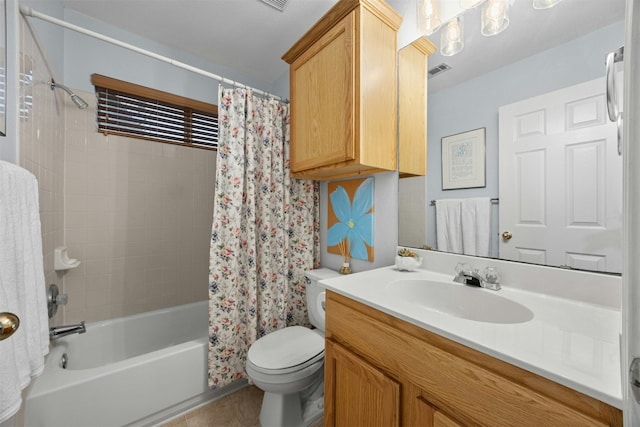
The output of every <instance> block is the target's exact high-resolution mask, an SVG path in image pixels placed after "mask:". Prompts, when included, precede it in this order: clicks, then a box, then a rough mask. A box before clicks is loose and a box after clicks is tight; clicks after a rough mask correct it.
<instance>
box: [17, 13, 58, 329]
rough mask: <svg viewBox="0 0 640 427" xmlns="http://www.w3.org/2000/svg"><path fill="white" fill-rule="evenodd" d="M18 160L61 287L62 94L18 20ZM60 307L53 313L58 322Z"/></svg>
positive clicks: (50, 277)
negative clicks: (34, 185) (56, 260)
mask: <svg viewBox="0 0 640 427" xmlns="http://www.w3.org/2000/svg"><path fill="white" fill-rule="evenodd" d="M20 24H21V25H20V32H21V35H22V36H21V38H20V40H21V46H20V74H21V82H20V92H19V94H20V132H19V137H20V151H19V153H20V155H19V156H20V160H19V163H20V166H22V167H24V168H25V169H27V170H29V171H31V172H32V173H33V174H34V175H35V176H36V178H37V179H38V186H39V192H40V220H41V227H42V247H43V254H44V272H45V281H46V283H47V285H48V284H50V283H56V284H58V285H59V286H60V287H61V288H62V276H61V275H60V274H58V273H56V272H55V271H54V269H53V252H54V248H55V247H56V246H60V245H62V243H63V241H64V235H63V230H64V212H63V191H64V187H63V184H64V176H63V175H64V110H65V106H66V101H68V99H64V98H62V97H61V96H60V95H61V94H60V93H57V94H54V92H53V91H52V90H51V89H50V87H49V85H48V84H47V81H49V80H51V72H50V71H49V70H48V68H47V64H46V62H45V59H44V57H43V55H42V53H41V52H40V50H39V49H38V46H37V44H36V42H35V40H34V39H33V36H32V35H31V32H30V31H29V29H28V27H27V26H26V25H24V22H23V20H21V22H20ZM61 317H62V316H61V313H60V312H59V314H58V315H57V316H56V317H55V318H54V319H53V322H58V323H59V322H60V321H61V320H62V319H61Z"/></svg>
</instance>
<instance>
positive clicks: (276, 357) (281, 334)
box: [247, 326, 324, 370]
mask: <svg viewBox="0 0 640 427" xmlns="http://www.w3.org/2000/svg"><path fill="white" fill-rule="evenodd" d="M323 356H324V339H323V338H322V337H321V336H320V335H318V334H316V333H315V332H313V331H312V330H311V329H308V328H304V327H302V326H290V327H287V328H284V329H280V330H277V331H275V332H272V333H270V334H268V335H265V336H264V337H262V338H260V339H259V340H257V341H256V342H254V343H253V344H252V345H251V347H250V348H249V353H248V354H247V358H248V359H249V361H250V362H251V363H252V364H253V365H254V366H255V367H256V368H259V369H260V370H263V369H268V370H282V369H287V368H291V367H295V366H299V365H306V364H308V363H307V362H315V361H316V360H317V359H318V358H320V359H321V358H322V357H323Z"/></svg>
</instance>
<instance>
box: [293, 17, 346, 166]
mask: <svg viewBox="0 0 640 427" xmlns="http://www.w3.org/2000/svg"><path fill="white" fill-rule="evenodd" d="M354 18H355V15H354V14H353V13H351V14H349V15H348V16H347V17H346V18H344V19H343V20H342V21H340V22H339V23H338V24H336V26H335V27H333V28H332V29H331V30H330V31H329V32H328V33H326V34H325V35H324V36H323V37H322V38H321V39H320V40H318V41H317V42H316V43H314V45H313V46H312V47H310V48H309V50H307V51H306V52H305V53H304V54H303V55H302V56H301V57H300V58H299V59H298V60H296V61H295V62H294V63H293V64H291V76H290V78H291V94H292V101H291V139H292V141H294V143H293V144H292V145H291V171H292V172H294V173H295V172H300V171H304V170H308V169H313V168H317V167H321V166H326V165H331V164H335V163H339V162H344V161H347V160H353V159H355V142H354V135H353V129H354V117H353V106H354V96H355V91H354V88H353V84H354V73H355V69H354V63H353V58H354V56H355V53H354V43H353V36H354V34H353V31H354V25H355V22H354Z"/></svg>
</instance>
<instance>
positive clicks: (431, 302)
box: [386, 279, 533, 323]
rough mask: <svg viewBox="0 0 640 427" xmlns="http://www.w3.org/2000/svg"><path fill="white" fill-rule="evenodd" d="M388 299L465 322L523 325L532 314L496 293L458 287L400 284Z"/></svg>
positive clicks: (415, 282)
mask: <svg viewBox="0 0 640 427" xmlns="http://www.w3.org/2000/svg"><path fill="white" fill-rule="evenodd" d="M386 290H387V291H388V292H389V297H390V298H394V299H401V300H402V301H403V302H405V303H407V304H412V305H418V306H420V307H423V308H425V309H428V310H431V311H436V312H438V313H442V314H446V315H449V316H454V317H459V318H462V319H468V320H475V321H478V322H488V323H524V322H528V321H529V320H531V319H533V312H532V311H531V310H529V309H528V308H527V307H525V306H524V305H522V304H520V303H517V302H515V301H511V300H510V299H507V298H504V297H501V296H500V295H497V294H496V293H495V292H494V291H489V290H487V289H481V288H476V287H471V286H464V285H458V284H456V283H445V282H435V281H429V280H419V279H406V280H397V281H395V282H392V283H389V284H388V285H387V286H386Z"/></svg>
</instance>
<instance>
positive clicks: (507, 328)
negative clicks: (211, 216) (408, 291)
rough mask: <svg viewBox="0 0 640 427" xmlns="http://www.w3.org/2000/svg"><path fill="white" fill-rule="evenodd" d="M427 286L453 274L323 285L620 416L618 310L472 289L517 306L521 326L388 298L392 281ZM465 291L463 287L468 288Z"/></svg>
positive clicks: (389, 272)
mask: <svg viewBox="0 0 640 427" xmlns="http://www.w3.org/2000/svg"><path fill="white" fill-rule="evenodd" d="M402 279H425V280H430V281H438V282H445V283H446V284H447V285H449V284H450V285H451V286H465V285H460V284H457V283H455V282H453V274H449V275H447V274H442V273H435V272H431V271H427V270H417V271H414V272H401V271H398V270H397V269H396V268H395V267H384V268H379V269H375V270H369V271H365V272H362V273H357V274H352V275H347V276H341V277H337V278H334V279H327V280H322V281H321V282H320V283H321V285H322V286H325V287H326V288H327V289H330V290H332V291H334V292H336V293H339V294H341V295H344V296H346V297H349V298H351V299H354V300H356V301H359V302H361V303H363V304H366V305H368V306H370V307H373V308H376V309H378V310H380V311H382V312H384V313H387V314H390V315H392V316H394V317H397V318H399V319H402V320H405V321H407V322H409V323H412V324H414V325H416V326H419V327H421V328H424V329H426V330H429V331H431V332H435V333H437V334H439V335H441V336H444V337H446V338H449V339H451V340H453V341H456V342H458V343H460V344H463V345H466V346H468V347H471V348H474V349H476V350H478V351H481V352H483V353H486V354H488V355H491V356H493V357H496V358H497V359H500V360H503V361H505V362H508V363H511V364H513V365H515V366H518V367H520V368H523V369H526V370H528V371H531V372H534V373H536V374H538V375H540V376H543V377H545V378H548V379H550V380H553V381H556V382H558V383H560V384H563V385H565V386H567V387H569V388H572V389H574V390H577V391H579V392H581V393H584V394H586V395H588V396H591V397H594V398H596V399H599V400H601V401H603V402H605V403H607V404H609V405H611V406H614V407H616V408H619V409H622V390H621V385H620V378H621V371H620V343H619V341H620V331H621V314H620V311H619V310H616V309H613V308H609V307H606V306H599V305H595V304H589V303H585V302H579V301H573V300H569V299H563V298H558V297H555V296H550V295H546V294H541V293H533V292H529V291H526V290H519V289H510V288H509V287H508V286H506V285H503V287H502V289H501V290H500V291H491V290H487V289H481V288H471V289H472V290H473V291H474V292H488V293H491V294H495V295H499V296H501V297H503V298H506V299H509V300H512V301H515V302H518V303H520V304H522V305H524V306H526V307H527V308H528V309H530V310H531V311H532V312H533V319H531V320H529V321H526V322H524V323H510V324H504V323H487V322H480V321H474V320H467V319H461V318H458V317H455V316H451V315H448V314H443V313H440V312H438V311H436V310H432V309H429V308H425V307H424V306H422V305H420V304H419V302H417V301H414V302H409V301H407V300H406V299H401V298H395V297H393V296H390V293H393V290H392V286H393V285H390V284H391V283H392V282H394V281H397V280H402ZM465 287H467V288H469V287H468V286H465Z"/></svg>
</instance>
